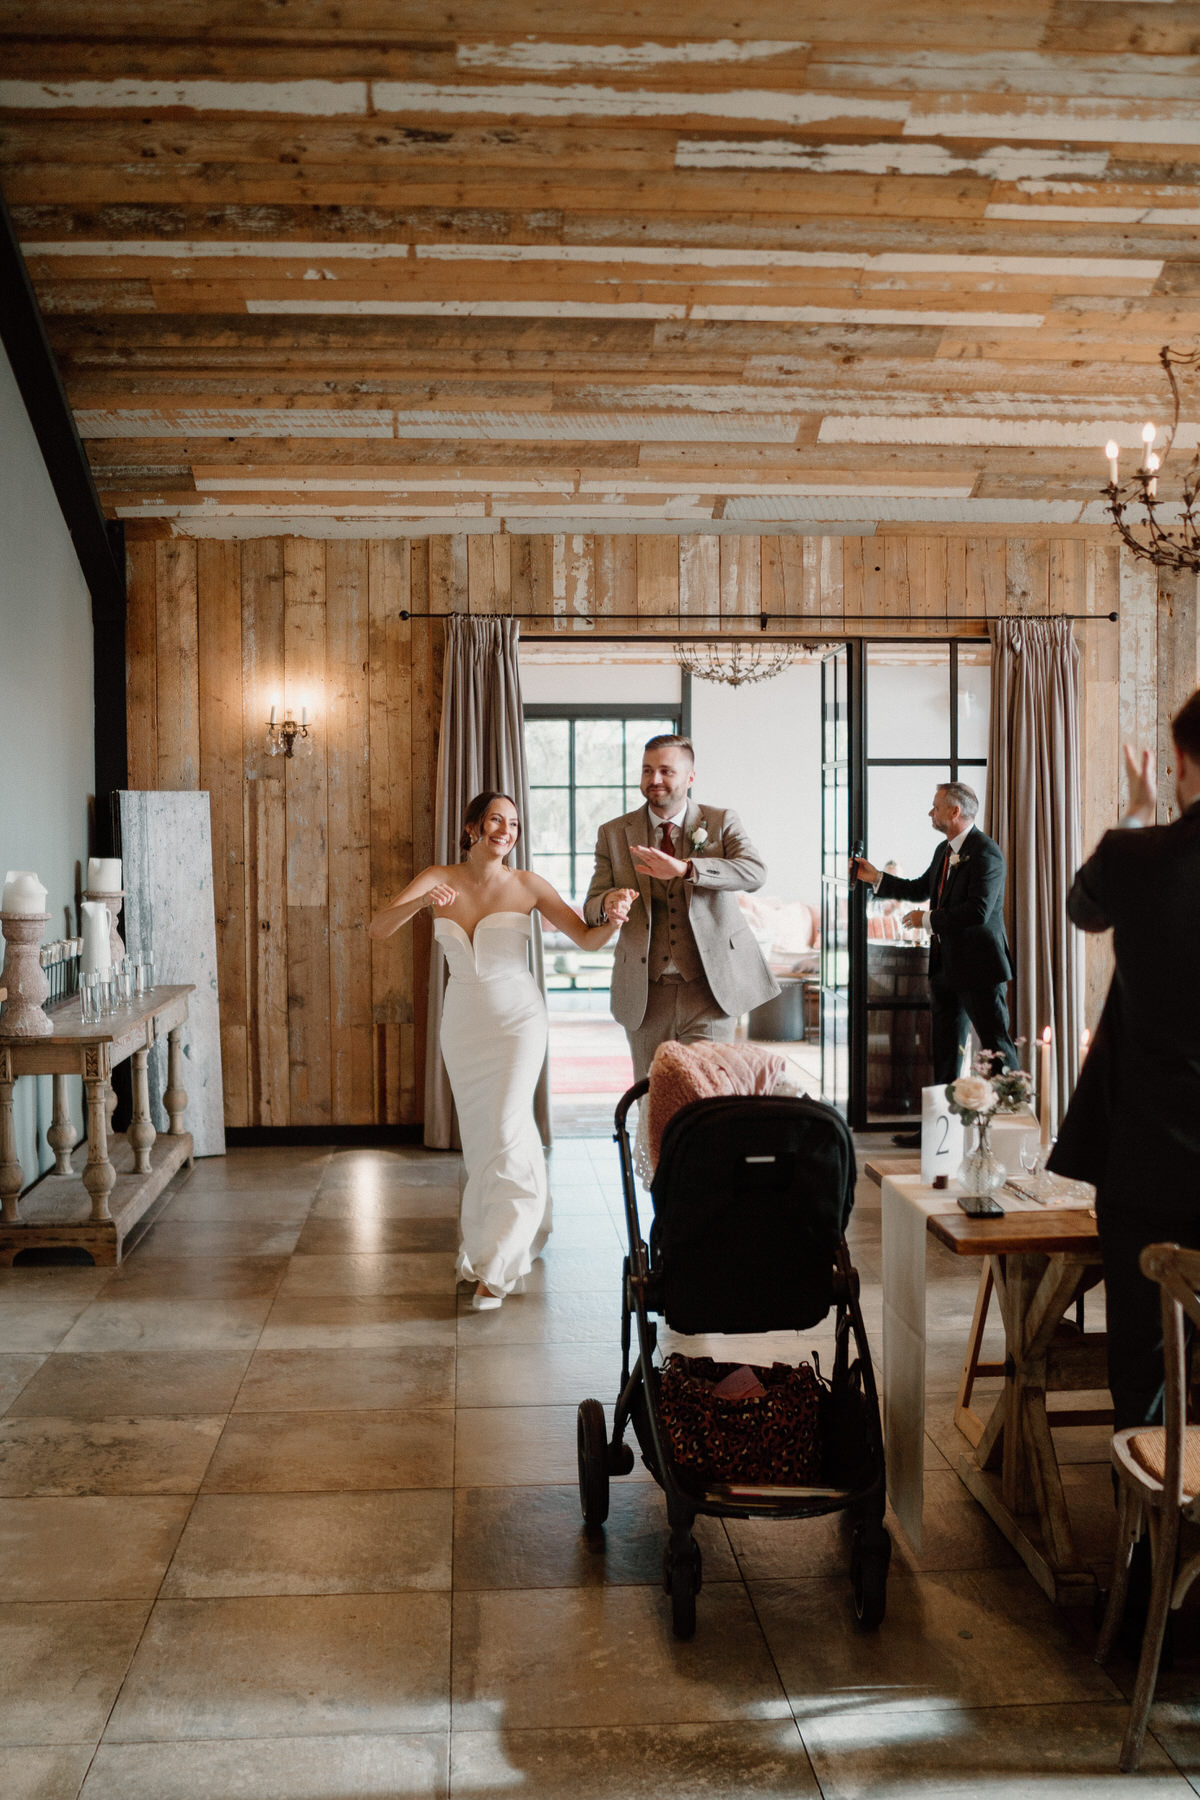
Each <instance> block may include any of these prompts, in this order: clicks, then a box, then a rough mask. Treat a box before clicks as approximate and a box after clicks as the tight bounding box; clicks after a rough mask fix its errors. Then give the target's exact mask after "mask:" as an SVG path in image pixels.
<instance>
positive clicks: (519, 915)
mask: <svg viewBox="0 0 1200 1800" xmlns="http://www.w3.org/2000/svg"><path fill="white" fill-rule="evenodd" d="M532 917H533V913H532V911H530V912H503V911H501V912H491V913H484V915H483V917H482V919H477V920H476V922H475V930H474V933H469V932H468V931H467V928H466V926H465V925H460V924H459V922H458V920H457V919H435V920H434V921H433V922H434V925H435V926H438V925H452V926H453V927H454V929H455V931H457V932H458V933H459V935H460V936H461V937H462V939H463V942H464V943H465V944H466V946H467V948H468V949H469V950H474V948H475V939H476V938H477V937H478V936H479V933H480V932H481V931H482V930H483V928H484V926H485V925H490V924H491V922H492V920H493V919H526V920H528V919H531V918H532Z"/></svg>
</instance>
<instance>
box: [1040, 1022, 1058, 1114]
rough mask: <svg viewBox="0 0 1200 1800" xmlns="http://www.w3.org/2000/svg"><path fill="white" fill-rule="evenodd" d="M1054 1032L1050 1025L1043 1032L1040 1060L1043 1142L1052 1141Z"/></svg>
mask: <svg viewBox="0 0 1200 1800" xmlns="http://www.w3.org/2000/svg"><path fill="white" fill-rule="evenodd" d="M1053 1036H1054V1034H1053V1032H1052V1031H1051V1029H1050V1027H1049V1025H1047V1027H1046V1029H1045V1031H1043V1033H1042V1042H1041V1051H1040V1058H1039V1062H1038V1115H1039V1117H1040V1120H1041V1126H1042V1142H1043V1144H1048V1143H1049V1142H1050V1045H1051V1042H1052V1040H1053Z"/></svg>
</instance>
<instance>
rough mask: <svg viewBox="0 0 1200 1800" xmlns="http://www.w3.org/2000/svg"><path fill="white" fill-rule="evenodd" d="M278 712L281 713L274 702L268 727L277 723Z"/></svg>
mask: <svg viewBox="0 0 1200 1800" xmlns="http://www.w3.org/2000/svg"><path fill="white" fill-rule="evenodd" d="M278 711H279V707H278V705H277V704H276V702H275V701H272V702H271V717H270V718H269V719H268V720H267V724H268V725H273V724H274V723H275V714H276V713H277V712H278Z"/></svg>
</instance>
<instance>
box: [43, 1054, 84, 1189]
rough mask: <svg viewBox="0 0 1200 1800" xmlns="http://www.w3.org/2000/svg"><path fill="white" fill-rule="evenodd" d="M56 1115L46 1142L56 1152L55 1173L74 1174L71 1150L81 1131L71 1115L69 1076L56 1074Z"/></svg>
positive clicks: (51, 1122)
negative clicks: (68, 1095)
mask: <svg viewBox="0 0 1200 1800" xmlns="http://www.w3.org/2000/svg"><path fill="white" fill-rule="evenodd" d="M51 1080H52V1081H53V1083H54V1116H53V1118H52V1119H51V1121H50V1128H49V1130H48V1131H47V1133H46V1142H47V1143H48V1144H49V1146H50V1148H51V1149H52V1150H53V1152H54V1173H55V1174H56V1175H73V1174H74V1173H75V1171H74V1169H73V1168H72V1167H71V1152H72V1150H73V1149H74V1148H75V1145H76V1144H77V1143H78V1141H79V1133H78V1132H77V1131H76V1129H75V1121H74V1120H73V1119H72V1117H71V1107H70V1102H69V1101H68V1099H67V1077H66V1076H65V1075H54V1076H52V1077H51Z"/></svg>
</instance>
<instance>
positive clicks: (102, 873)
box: [87, 856, 122, 894]
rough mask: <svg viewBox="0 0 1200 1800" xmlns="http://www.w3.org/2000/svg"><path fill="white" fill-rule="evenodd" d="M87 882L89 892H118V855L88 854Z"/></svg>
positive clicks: (120, 883) (119, 889) (119, 862)
mask: <svg viewBox="0 0 1200 1800" xmlns="http://www.w3.org/2000/svg"><path fill="white" fill-rule="evenodd" d="M87 884H88V892H89V893H91V894H119V893H120V892H121V886H122V882H121V859H120V857H119V856H89V857H88V868H87Z"/></svg>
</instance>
